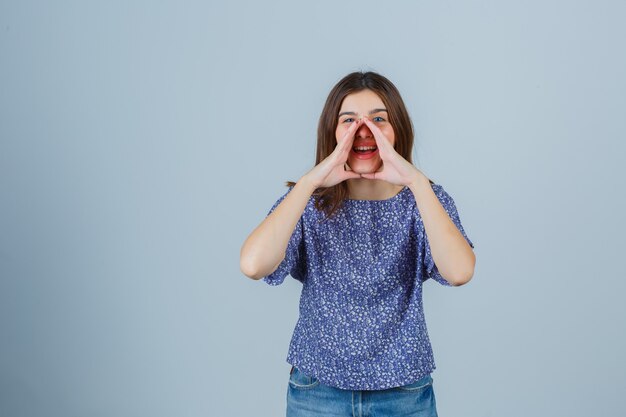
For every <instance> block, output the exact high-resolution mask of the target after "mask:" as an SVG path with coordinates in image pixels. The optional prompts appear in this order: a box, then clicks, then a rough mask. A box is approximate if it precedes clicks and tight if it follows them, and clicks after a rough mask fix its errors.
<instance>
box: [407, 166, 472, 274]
mask: <svg viewBox="0 0 626 417" xmlns="http://www.w3.org/2000/svg"><path fill="white" fill-rule="evenodd" d="M408 187H409V188H410V189H411V191H412V192H413V196H414V197H415V202H416V204H417V208H418V210H419V212H420V215H421V218H422V222H423V223H424V230H425V232H426V235H427V236H428V241H429V243H430V252H431V254H432V258H433V260H434V261H435V264H436V265H437V269H438V270H439V273H440V274H441V275H442V276H443V277H444V278H445V279H446V281H448V282H449V283H450V284H452V285H454V286H459V285H463V284H466V283H467V282H469V280H470V279H472V276H473V275H474V266H475V265H476V255H474V251H473V250H472V247H471V246H470V245H469V244H468V243H467V240H465V237H464V236H463V235H462V234H461V232H460V231H459V229H458V228H457V227H456V225H455V224H454V222H453V221H452V219H451V218H450V216H449V215H448V213H447V212H446V210H445V209H444V208H443V206H442V205H441V202H440V201H439V199H438V198H437V196H436V195H435V192H434V191H433V189H432V187H431V185H430V181H429V180H428V178H427V177H426V176H425V175H424V174H422V173H421V172H420V171H419V170H417V174H416V175H415V179H414V180H413V181H411V182H410V183H409V184H408Z"/></svg>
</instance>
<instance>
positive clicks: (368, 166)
mask: <svg viewBox="0 0 626 417" xmlns="http://www.w3.org/2000/svg"><path fill="white" fill-rule="evenodd" d="M364 116H367V117H369V119H370V120H371V121H372V122H374V124H376V126H378V128H379V129H380V130H381V131H382V132H383V134H384V135H385V136H386V137H387V139H389V142H391V144H392V145H394V144H395V136H394V132H393V127H392V126H391V124H390V123H389V115H388V114H387V109H386V108H385V105H384V104H383V101H382V100H381V99H380V97H379V96H378V95H377V94H376V93H375V92H373V91H372V90H361V91H359V92H357V93H352V94H349V95H347V96H346V97H345V98H344V99H343V102H342V103H341V109H340V110H339V114H338V115H337V117H338V123H337V129H336V130H335V140H337V141H339V139H341V138H342V137H343V135H344V134H345V133H346V131H347V130H348V128H349V127H350V123H352V122H353V121H355V120H358V119H361V118H363V117H364ZM357 148H366V149H359V150H357ZM382 163H383V161H382V159H380V155H379V154H378V147H377V146H376V140H375V139H374V134H373V133H372V131H371V130H370V128H369V127H367V125H366V124H365V123H364V124H362V125H361V126H360V127H359V128H358V130H357V131H356V133H355V134H354V143H353V145H352V150H351V151H350V154H349V155H348V161H347V164H348V166H349V167H350V169H352V171H354V172H356V173H359V174H367V173H372V172H377V171H379V170H380V168H381V167H382Z"/></svg>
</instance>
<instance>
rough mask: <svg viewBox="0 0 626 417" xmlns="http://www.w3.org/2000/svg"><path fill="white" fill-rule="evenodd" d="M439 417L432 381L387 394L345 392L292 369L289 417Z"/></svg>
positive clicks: (396, 389)
mask: <svg viewBox="0 0 626 417" xmlns="http://www.w3.org/2000/svg"><path fill="white" fill-rule="evenodd" d="M318 416H319V417H322V416H324V417H386V416H390V417H393V416H406V417H409V416H411V417H413V416H414V417H437V408H436V404H435V392H434V391H433V379H432V377H431V376H430V375H426V376H425V377H423V378H422V379H420V380H418V381H415V382H412V383H410V384H407V385H403V386H400V387H395V388H389V389H385V390H376V391H370V390H363V391H359V390H345V389H339V388H335V387H330V386H328V385H324V384H321V383H320V382H319V380H318V379H317V378H315V377H311V376H308V375H305V374H304V373H302V372H301V371H300V370H299V369H298V368H297V367H295V366H293V367H292V368H291V374H290V375H289V386H288V388H287V417H318Z"/></svg>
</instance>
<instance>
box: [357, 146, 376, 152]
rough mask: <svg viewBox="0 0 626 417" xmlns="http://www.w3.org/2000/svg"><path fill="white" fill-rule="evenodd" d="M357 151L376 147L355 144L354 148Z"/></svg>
mask: <svg viewBox="0 0 626 417" xmlns="http://www.w3.org/2000/svg"><path fill="white" fill-rule="evenodd" d="M354 149H355V150H357V151H367V150H370V149H371V150H374V149H376V146H355V148H354Z"/></svg>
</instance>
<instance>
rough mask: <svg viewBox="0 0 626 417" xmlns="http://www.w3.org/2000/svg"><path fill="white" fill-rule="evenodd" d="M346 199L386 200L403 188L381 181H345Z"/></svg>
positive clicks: (361, 179) (364, 179)
mask: <svg viewBox="0 0 626 417" xmlns="http://www.w3.org/2000/svg"><path fill="white" fill-rule="evenodd" d="M346 183H347V184H348V198H349V199H351V200H387V199H390V198H391V197H393V196H395V195H396V194H398V193H399V192H400V191H402V189H403V188H404V186H402V185H395V184H392V183H390V182H387V181H383V180H370V179H367V178H354V179H349V180H346Z"/></svg>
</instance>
